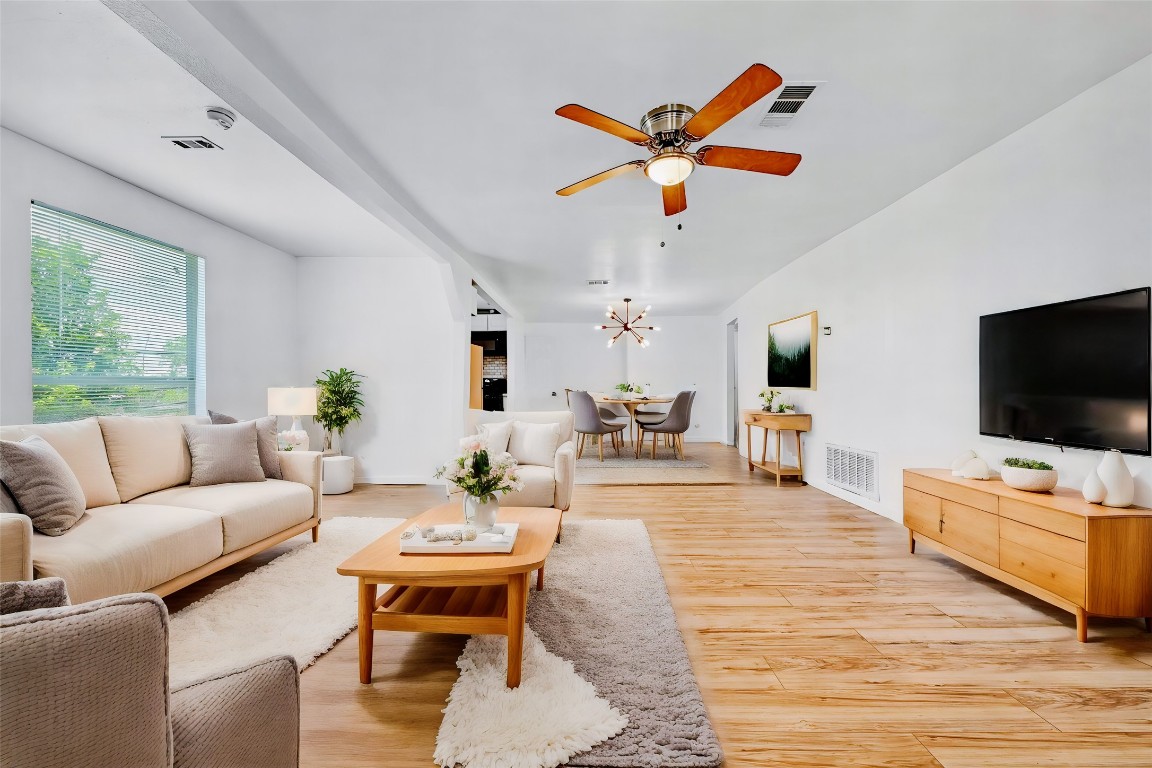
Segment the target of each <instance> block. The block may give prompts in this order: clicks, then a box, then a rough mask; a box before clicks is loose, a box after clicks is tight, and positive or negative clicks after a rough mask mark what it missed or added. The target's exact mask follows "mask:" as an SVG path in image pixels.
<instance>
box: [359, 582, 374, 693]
mask: <svg viewBox="0 0 1152 768" xmlns="http://www.w3.org/2000/svg"><path fill="white" fill-rule="evenodd" d="M375 610H376V585H375V584H368V583H366V582H365V581H364V580H363V579H361V580H360V605H359V614H360V616H359V618H360V621H359V626H358V627H357V629H358V631H359V637H360V682H362V683H370V682H372V613H373V611H375Z"/></svg>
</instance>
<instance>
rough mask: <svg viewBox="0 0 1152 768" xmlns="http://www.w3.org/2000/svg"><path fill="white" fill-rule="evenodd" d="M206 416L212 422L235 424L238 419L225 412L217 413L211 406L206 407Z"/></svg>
mask: <svg viewBox="0 0 1152 768" xmlns="http://www.w3.org/2000/svg"><path fill="white" fill-rule="evenodd" d="M208 418H210V419H212V423H213V424H235V423H237V422H238V421H240V419H238V418H236V417H235V416H229V415H228V414H226V413H218V412H216V411H213V410H212V409H211V408H209V409H208Z"/></svg>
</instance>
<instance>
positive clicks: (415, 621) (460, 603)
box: [372, 584, 508, 635]
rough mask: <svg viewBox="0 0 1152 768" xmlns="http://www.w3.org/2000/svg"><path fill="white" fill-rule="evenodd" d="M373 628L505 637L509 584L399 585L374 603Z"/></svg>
mask: <svg viewBox="0 0 1152 768" xmlns="http://www.w3.org/2000/svg"><path fill="white" fill-rule="evenodd" d="M372 629H385V630H392V631H399V632H441V633H444V634H461V635H472V634H481V635H506V634H508V585H507V584H490V585H485V586H469V587H421V586H407V585H402V584H398V585H396V586H394V587H392V588H391V589H389V590H388V591H387V592H385V593H384V594H383V595H381V596H380V598H379V599H377V600H376V609H375V611H373V613H372Z"/></svg>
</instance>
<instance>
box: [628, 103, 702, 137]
mask: <svg viewBox="0 0 1152 768" xmlns="http://www.w3.org/2000/svg"><path fill="white" fill-rule="evenodd" d="M695 114H696V110H694V109H692V107H690V106H688V105H687V104H662V105H660V106H659V107H656V108H655V109H650V110H648V112H647V114H645V115H644V117H642V118H640V130H642V131H644V133H646V134H648V135H649V136H653V137H655V138H656V140H657V141H659V142H660V143H661V144H664V145H667V144H673V145H675V144H679V143H681V142H680V138H681V137H680V129H681V128H683V127H684V126H685V125H686V124H687V123H688V121H689V120H691V119H692V116H693V115H695Z"/></svg>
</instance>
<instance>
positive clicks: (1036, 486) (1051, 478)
mask: <svg viewBox="0 0 1152 768" xmlns="http://www.w3.org/2000/svg"><path fill="white" fill-rule="evenodd" d="M1000 479H1001V480H1003V481H1004V485H1007V486H1009V487H1011V488H1015V489H1017V490H1020V491H1032V492H1033V493H1044V492H1045V491H1050V490H1052V489H1053V488H1055V487H1056V483H1057V481H1058V480H1059V479H1060V473H1058V472H1057V471H1056V470H1054V469H1024V468H1023V467H1000Z"/></svg>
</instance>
